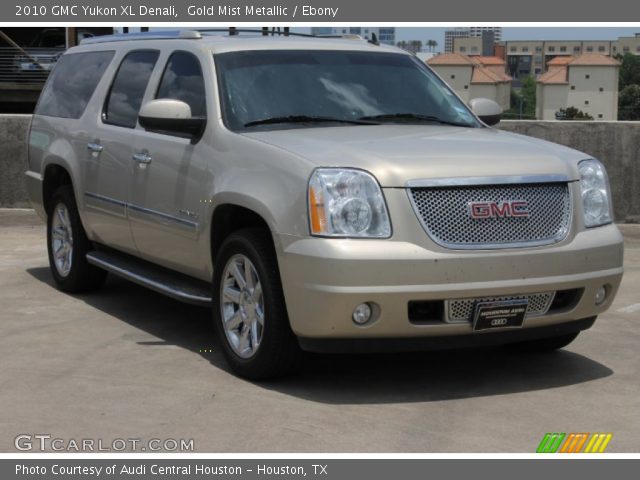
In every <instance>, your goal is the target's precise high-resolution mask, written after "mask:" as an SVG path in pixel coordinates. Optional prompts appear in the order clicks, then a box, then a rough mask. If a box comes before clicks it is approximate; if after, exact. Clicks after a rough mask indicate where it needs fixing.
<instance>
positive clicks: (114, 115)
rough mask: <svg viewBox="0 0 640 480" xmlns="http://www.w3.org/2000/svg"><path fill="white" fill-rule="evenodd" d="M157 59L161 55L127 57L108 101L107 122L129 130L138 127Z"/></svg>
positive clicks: (139, 53)
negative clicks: (139, 116) (139, 112)
mask: <svg viewBox="0 0 640 480" xmlns="http://www.w3.org/2000/svg"><path fill="white" fill-rule="evenodd" d="M157 60H158V52H157V51H149V50H140V51H136V52H131V53H128V54H127V56H126V57H124V60H122V63H121V64H120V68H118V73H117V74H116V78H115V80H114V81H113V85H112V86H111V91H110V92H109V98H107V103H106V106H105V110H104V120H105V122H106V123H110V124H112V125H119V126H121V127H128V128H134V127H135V126H136V122H137V121H138V111H139V110H140V106H141V104H142V97H144V92H145V90H146V89H147V83H148V82H149V77H150V76H151V72H152V71H153V67H154V66H155V64H156V61H157Z"/></svg>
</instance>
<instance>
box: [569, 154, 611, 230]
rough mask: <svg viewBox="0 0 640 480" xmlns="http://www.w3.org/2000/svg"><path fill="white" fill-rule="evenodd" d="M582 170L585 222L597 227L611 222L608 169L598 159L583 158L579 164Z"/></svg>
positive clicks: (581, 186) (581, 183)
mask: <svg viewBox="0 0 640 480" xmlns="http://www.w3.org/2000/svg"><path fill="white" fill-rule="evenodd" d="M578 169H579V170H580V188H581V189H582V205H583V209H584V224H585V225H586V226H587V227H597V226H598V225H604V224H605V223H611V221H612V218H613V215H612V213H611V192H610V190H609V179H608V178H607V171H606V170H605V168H604V165H602V164H601V163H600V162H599V161H597V160H583V161H581V162H580V163H579V164H578Z"/></svg>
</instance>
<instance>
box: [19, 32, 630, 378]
mask: <svg viewBox="0 0 640 480" xmlns="http://www.w3.org/2000/svg"><path fill="white" fill-rule="evenodd" d="M500 113H501V111H500V108H499V107H498V106H497V105H496V104H495V103H494V102H492V101H490V100H486V99H476V100H472V101H471V102H470V105H469V106H467V105H465V104H464V103H463V102H462V101H461V100H460V98H458V97H457V96H456V95H455V94H454V93H453V92H452V90H451V89H450V88H448V87H447V85H446V84H445V83H444V82H443V81H442V80H441V79H440V78H439V77H438V76H437V75H436V74H435V73H434V72H433V71H431V70H430V69H429V68H428V67H427V66H426V65H424V64H423V63H422V62H420V61H418V60H417V59H416V57H415V56H413V55H411V54H409V53H407V52H404V51H401V50H398V49H396V48H392V47H386V46H381V45H377V44H375V43H371V42H366V41H361V40H356V39H316V38H294V37H284V38H275V37H269V38H266V37H261V36H254V37H247V36H224V35H213V34H210V33H199V32H194V31H185V32H176V33H172V32H169V33H167V32H162V33H151V34H147V35H144V34H143V35H138V36H136V35H134V36H126V35H124V36H115V37H103V38H95V39H90V40H88V41H84V42H83V44H82V45H80V46H79V47H75V48H72V49H70V50H69V51H68V52H67V53H65V54H64V55H63V56H62V57H61V58H60V60H59V61H58V63H57V65H56V66H55V68H54V70H53V72H52V74H51V76H50V78H49V80H48V82H47V84H46V87H45V88H44V91H43V92H42V95H41V98H40V101H39V103H38V106H37V109H36V112H35V115H34V116H33V122H32V125H31V132H30V137H29V160H28V162H29V165H28V171H27V173H26V175H27V177H26V178H27V185H28V190H29V194H30V197H31V201H32V203H33V205H34V207H35V208H36V210H37V211H38V212H39V214H40V215H41V216H42V218H43V219H46V221H47V227H48V228H47V232H48V241H47V243H48V249H49V259H50V263H51V271H52V274H53V276H54V278H55V281H56V283H57V284H58V286H59V287H60V289H61V290H64V291H68V292H80V291H88V290H93V289H96V288H98V287H99V286H100V285H101V284H102V283H103V281H104V279H105V276H106V274H107V272H112V273H114V274H116V275H121V276H123V277H126V278H128V279H130V280H132V281H134V282H137V283H140V284H142V285H145V286H148V287H149V288H152V289H154V290H157V291H159V292H162V293H165V294H167V295H170V296H172V297H175V298H177V299H181V300H184V301H186V302H191V303H195V304H201V305H206V306H210V307H211V309H212V316H213V322H214V326H215V329H216V330H217V333H218V336H219V341H220V345H221V348H222V349H223V351H224V354H225V357H226V358H227V360H228V362H229V364H230V365H231V367H232V368H233V370H234V371H235V372H236V373H238V374H239V375H242V376H245V377H249V378H265V377H268V376H273V375H277V374H282V373H284V372H286V371H287V370H288V369H290V368H291V367H292V366H295V365H296V363H297V362H298V358H299V353H300V352H301V351H302V350H311V351H321V352H328V351H374V350H378V351H379V350H387V351H389V350H396V349H421V348H442V347H454V346H461V345H487V344H505V343H517V344H518V345H520V346H521V348H523V349H525V348H526V349H529V350H530V349H540V350H548V349H556V348H561V347H563V346H565V345H567V344H568V343H569V342H571V341H572V340H573V339H574V338H575V337H576V335H577V334H578V332H580V331H581V330H584V329H587V328H589V327H590V326H591V325H592V324H593V322H594V320H595V318H596V315H598V314H600V313H602V312H603V311H605V310H606V309H607V307H608V306H609V305H610V304H611V302H612V300H613V298H614V296H615V294H616V290H617V288H618V285H619V283H620V279H621V277H622V258H623V247H622V238H621V235H620V233H619V231H618V229H617V228H616V226H615V225H614V224H613V223H612V220H613V219H612V208H611V193H610V191H609V184H608V180H607V174H606V172H605V169H604V167H603V166H602V164H601V163H600V162H599V161H598V160H596V159H593V158H590V157H589V156H588V155H585V154H583V153H580V152H577V151H574V150H571V149H569V148H566V147H563V146H559V145H555V144H552V143H548V142H544V141H540V140H535V139H532V138H528V137H524V136H520V135H514V134H510V133H505V132H502V131H499V130H497V129H494V128H491V127H490V126H489V125H494V124H495V123H497V122H498V121H499V118H500Z"/></svg>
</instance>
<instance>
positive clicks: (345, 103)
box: [215, 50, 477, 130]
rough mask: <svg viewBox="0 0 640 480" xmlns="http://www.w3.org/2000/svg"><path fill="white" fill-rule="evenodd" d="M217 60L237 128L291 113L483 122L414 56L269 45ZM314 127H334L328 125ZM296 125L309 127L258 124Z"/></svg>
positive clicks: (227, 110)
mask: <svg viewBox="0 0 640 480" xmlns="http://www.w3.org/2000/svg"><path fill="white" fill-rule="evenodd" d="M215 62H216V71H217V74H218V84H219V85H220V95H221V100H222V106H223V117H224V120H225V122H226V124H227V126H229V127H230V128H231V129H233V130H237V129H243V128H254V125H251V124H252V123H255V122H260V121H261V120H266V119H277V118H286V117H324V118H325V119H326V118H332V119H338V120H343V121H347V122H348V121H353V120H358V119H361V118H365V117H374V116H385V115H390V116H393V115H397V114H412V115H417V116H429V117H437V118H439V119H442V120H444V121H446V122H451V123H456V124H461V125H465V126H477V123H476V121H475V120H474V117H473V116H472V115H471V113H470V112H469V109H468V108H467V107H466V106H465V105H464V104H463V103H462V102H461V101H460V100H459V99H458V98H457V97H456V96H455V95H454V94H453V93H452V91H451V90H450V89H448V88H447V87H446V85H445V84H444V83H443V82H442V81H441V80H440V79H439V78H438V77H437V76H436V75H435V74H433V73H432V72H431V70H429V69H428V68H427V67H426V66H425V65H424V64H423V63H422V62H420V61H418V60H416V59H415V58H414V57H413V56H411V55H406V54H401V53H382V52H375V53H373V52H357V51H355V52H351V51H339V50H335V51H329V50H326V51H324V50H315V51H305V50H276V51H266V50H265V51H246V52H230V53H222V54H217V55H216V56H215ZM391 121H394V120H393V119H392V120H391ZM343 125H348V123H344V124H343ZM314 126H316V127H317V126H335V124H332V123H330V122H323V123H316V124H314ZM298 127H309V124H297V125H296V126H295V127H294V125H293V124H286V123H285V122H282V123H277V124H272V125H264V126H261V127H259V128H272V129H273V128H298Z"/></svg>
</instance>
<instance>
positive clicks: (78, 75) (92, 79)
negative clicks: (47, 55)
mask: <svg viewBox="0 0 640 480" xmlns="http://www.w3.org/2000/svg"><path fill="white" fill-rule="evenodd" d="M113 54H114V52H112V51H104V52H87V53H70V54H68V55H63V56H62V57H61V58H60V60H58V62H57V63H56V66H55V68H54V69H53V71H52V72H51V76H50V77H49V81H47V85H46V86H45V87H44V90H43V91H42V94H41V95H40V100H39V101H38V106H37V107H36V110H35V113H36V115H45V116H47V117H60V118H80V117H81V116H82V114H83V113H84V110H85V109H86V108H87V104H88V103H89V99H91V96H92V95H93V92H94V91H95V89H96V86H97V85H98V82H99V81H100V79H101V78H102V75H103V74H104V71H105V70H106V69H107V67H108V66H109V63H111V59H112V58H113Z"/></svg>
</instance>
